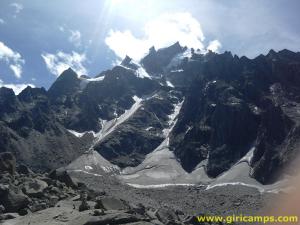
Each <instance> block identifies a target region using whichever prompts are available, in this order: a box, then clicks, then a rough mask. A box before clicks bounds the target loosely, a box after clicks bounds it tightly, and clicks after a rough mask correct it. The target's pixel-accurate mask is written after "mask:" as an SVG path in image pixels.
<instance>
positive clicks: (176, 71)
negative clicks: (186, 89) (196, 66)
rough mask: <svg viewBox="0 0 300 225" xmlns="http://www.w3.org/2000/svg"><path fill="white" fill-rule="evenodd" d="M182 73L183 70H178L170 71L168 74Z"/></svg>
mask: <svg viewBox="0 0 300 225" xmlns="http://www.w3.org/2000/svg"><path fill="white" fill-rule="evenodd" d="M183 71H184V70H183V69H178V70H171V71H170V72H171V73H181V72H183Z"/></svg>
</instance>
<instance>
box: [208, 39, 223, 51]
mask: <svg viewBox="0 0 300 225" xmlns="http://www.w3.org/2000/svg"><path fill="white" fill-rule="evenodd" d="M221 47H222V44H221V43H220V42H219V41H218V40H213V41H210V42H209V44H208V46H207V48H206V49H207V51H209V50H210V51H213V52H219V49H220V48H221Z"/></svg>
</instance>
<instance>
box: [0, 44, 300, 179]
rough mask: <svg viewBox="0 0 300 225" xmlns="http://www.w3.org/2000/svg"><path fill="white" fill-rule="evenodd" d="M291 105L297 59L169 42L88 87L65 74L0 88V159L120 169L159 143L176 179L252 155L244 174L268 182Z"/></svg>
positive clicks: (286, 142)
mask: <svg viewBox="0 0 300 225" xmlns="http://www.w3.org/2000/svg"><path fill="white" fill-rule="evenodd" d="M179 103H180V104H181V108H180V111H179V112H177V113H176V112H175V111H176V110H178V108H176V106H178V105H179ZM299 104H300V54H299V53H294V52H291V51H288V50H283V51H280V52H275V51H272V50H271V51H270V52H269V53H268V54H267V55H265V56H264V55H260V56H258V57H257V58H255V59H248V58H246V57H241V58H239V57H237V56H232V54H231V53H230V52H225V53H223V54H215V53H212V52H209V53H207V54H205V55H201V54H197V53H195V52H194V51H191V50H189V49H187V48H183V47H181V46H180V45H179V44H178V43H176V44H174V45H172V46H170V47H169V48H164V49H160V50H155V49H150V52H149V55H147V56H146V57H145V58H144V59H142V60H141V62H140V63H138V62H134V61H133V60H131V59H130V58H129V57H126V58H125V59H124V60H123V62H122V63H121V64H120V65H119V66H116V67H114V68H112V69H111V70H108V71H104V72H102V73H101V74H100V75H98V76H96V77H95V78H89V77H87V76H82V77H78V76H77V74H76V73H75V72H74V71H72V70H71V69H69V70H66V71H65V72H63V74H62V75H61V76H60V77H59V78H58V79H57V80H56V82H55V83H54V84H53V85H52V86H51V88H50V89H49V90H48V91H46V90H45V89H43V88H30V87H28V88H26V89H25V90H23V92H22V93H20V94H19V95H18V96H16V95H15V94H14V93H13V92H12V90H10V89H7V88H1V89H0V128H1V129H0V151H1V152H2V151H11V152H13V153H14V154H15V156H16V157H17V159H18V160H19V161H21V162H23V163H25V164H27V165H29V166H31V167H32V168H33V169H39V170H47V169H52V168H57V167H60V166H63V165H67V164H68V163H69V162H70V161H72V160H74V159H75V158H77V157H78V156H80V155H81V154H82V153H83V152H85V151H87V150H89V149H94V150H96V151H98V152H99V153H100V154H101V155H102V156H103V157H104V158H106V159H107V160H109V161H110V162H112V163H114V164H117V165H118V166H120V167H127V166H138V165H139V164H140V163H141V162H142V161H143V160H144V159H145V157H146V155H147V154H150V153H151V152H152V151H153V150H155V149H156V148H157V147H158V146H159V145H160V144H161V143H162V142H163V141H164V140H165V139H166V138H168V143H169V149H170V150H171V151H172V152H173V153H174V154H175V156H176V157H177V160H178V162H179V163H180V165H181V166H182V167H183V169H184V170H186V171H187V172H192V171H193V170H194V169H195V168H196V167H197V166H199V165H204V166H205V168H206V172H207V174H208V175H209V176H211V177H216V176H218V175H219V174H221V173H222V172H224V171H226V170H228V169H229V168H230V167H231V166H232V165H234V164H235V163H236V162H238V161H239V160H240V159H241V158H242V157H244V156H245V155H246V154H247V153H248V152H249V151H250V149H254V152H253V157H252V160H251V167H252V172H251V175H252V176H253V177H255V178H256V179H257V180H258V181H260V182H263V183H268V182H272V181H274V180H275V179H277V178H278V175H277V173H278V172H279V171H280V170H281V169H282V168H283V167H284V166H285V165H287V164H288V163H289V162H290V161H291V160H292V159H293V158H294V156H295V154H297V151H298V147H299V146H298V145H299V140H300V139H299V134H300V132H299V121H300V116H299V115H300V114H299V112H300V105H299ZM174 115H176V118H172V116H174ZM171 122H172V123H171ZM170 126H172V129H170Z"/></svg>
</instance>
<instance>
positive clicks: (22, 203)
mask: <svg viewBox="0 0 300 225" xmlns="http://www.w3.org/2000/svg"><path fill="white" fill-rule="evenodd" d="M29 203H30V199H29V198H28V197H27V196H26V195H24V194H22V193H20V192H19V193H16V192H14V191H13V190H6V191H3V189H2V191H0V205H3V206H4V207H5V209H6V212H18V211H19V210H20V209H23V208H26V207H27V206H28V205H29Z"/></svg>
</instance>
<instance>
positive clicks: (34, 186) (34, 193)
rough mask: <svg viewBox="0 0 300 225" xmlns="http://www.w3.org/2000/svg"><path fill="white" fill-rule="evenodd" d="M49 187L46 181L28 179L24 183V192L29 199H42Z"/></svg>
mask: <svg viewBox="0 0 300 225" xmlns="http://www.w3.org/2000/svg"><path fill="white" fill-rule="evenodd" d="M47 187H48V184H47V183H46V182H45V181H42V180H39V179H28V180H27V181H25V182H24V184H23V188H22V191H23V192H24V194H26V195H28V196H29V197H36V198H40V197H42V196H43V195H44V194H43V191H44V190H45V189H46V188H47Z"/></svg>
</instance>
